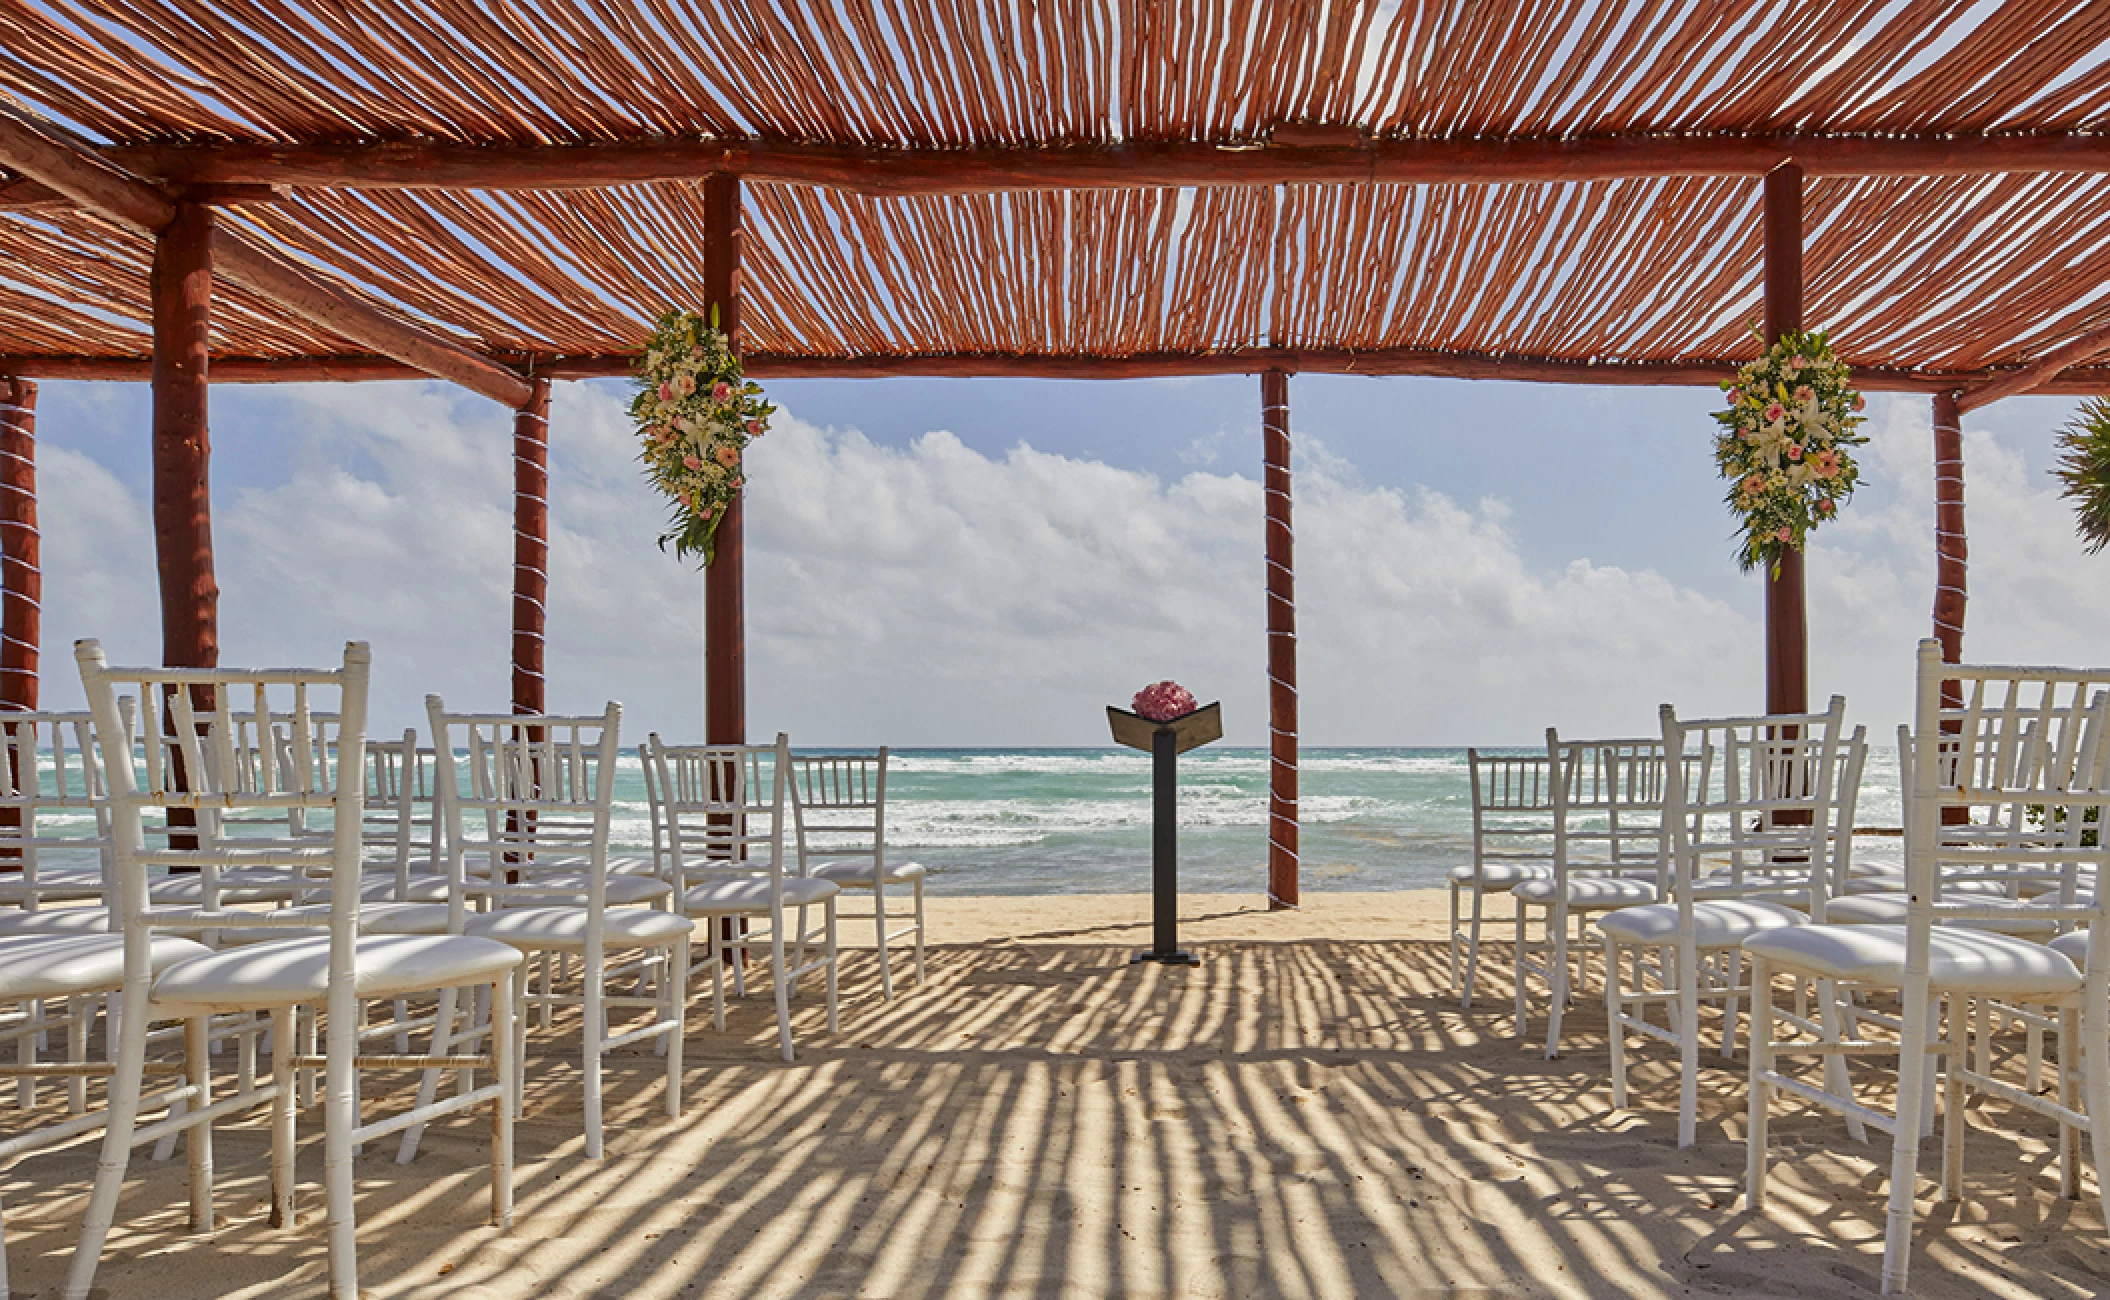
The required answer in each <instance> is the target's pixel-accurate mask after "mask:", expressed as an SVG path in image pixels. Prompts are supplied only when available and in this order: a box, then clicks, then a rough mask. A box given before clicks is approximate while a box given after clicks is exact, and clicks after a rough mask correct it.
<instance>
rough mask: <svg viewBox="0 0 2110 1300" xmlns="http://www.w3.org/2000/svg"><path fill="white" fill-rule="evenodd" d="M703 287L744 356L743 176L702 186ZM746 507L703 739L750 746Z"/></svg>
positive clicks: (722, 592) (727, 540)
mask: <svg viewBox="0 0 2110 1300" xmlns="http://www.w3.org/2000/svg"><path fill="white" fill-rule="evenodd" d="M703 219H704V234H703V288H704V297H705V298H706V299H707V304H706V306H705V308H704V310H705V312H706V313H708V312H709V311H710V310H711V309H712V308H716V309H717V312H718V328H719V329H720V330H723V331H724V332H725V336H726V338H727V339H729V340H730V341H731V342H732V345H733V351H734V352H735V353H738V352H739V350H740V245H741V234H740V178H739V177H737V176H733V175H729V174H726V173H714V174H713V175H711V176H709V177H706V178H705V179H704V183H703ZM744 513H745V512H744V510H743V509H742V502H741V500H740V499H739V498H738V497H735V498H734V500H733V503H732V505H730V506H729V507H727V509H726V512H725V518H724V519H722V520H720V521H719V523H718V534H717V539H716V554H715V555H714V557H713V558H712V560H711V563H710V565H709V567H708V568H706V569H705V570H704V576H703V738H704V740H705V742H706V743H709V744H713V745H744V744H746V743H747V587H746V572H745V568H746V554H745V547H744V545H743V538H742V535H741V534H742V532H743V531H744V530H743V527H742V520H741V516H742V515H743V514H744Z"/></svg>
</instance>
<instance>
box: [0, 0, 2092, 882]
mask: <svg viewBox="0 0 2110 1300" xmlns="http://www.w3.org/2000/svg"><path fill="white" fill-rule="evenodd" d="M2106 127H2110V10H2105V9H2104V8H2102V7H2101V6H2092V7H2082V6H2074V5H2071V4H2067V3H2052V2H2051V0H2011V2H2010V3H2007V4H2004V5H2001V6H1999V7H1997V8H1995V9H1992V10H1990V11H1985V10H1982V9H1979V8H1973V7H1967V6H1945V5H1928V6H1892V5H1886V4H1880V3H1865V2H1861V0H1807V2H1806V3H1801V4H1797V5H1794V6H1789V7H1786V8H1782V7H1780V6H1777V5H1767V4H1757V3H1728V4H1718V5H1708V6H1694V5H1690V4H1685V3H1673V2H1672V0H1618V2H1607V3H1586V2H1585V0H1499V2H1497V3H1490V4H1479V5H1471V6H1465V5H1455V6H1446V5H1421V6H1414V5H1387V4H1384V3H1379V2H1378V0H1332V2H1329V0H1179V2H1178V3H1171V2H1168V3H1163V4H1135V3H1119V4H1116V3H1112V0H961V2H960V3H957V4H951V5H945V6H934V5H922V4H913V3H904V2H903V0H848V2H847V3H843V4H837V5H827V6H806V5H798V4H791V3H784V2H782V0H774V2H773V0H722V2H714V3H711V4H704V3H702V2H701V0H574V2H573V3H568V4H565V5H527V4H518V3H500V4H486V3H476V2H474V0H370V2H369V3H367V4H363V5H360V6H358V7H357V12H356V14H355V13H351V12H348V11H347V10H346V9H345V7H343V6H338V5H334V4H329V3H325V2H324V0H163V3H159V4H146V5H140V4H133V3H125V2H122V0H37V2H36V3H30V2H29V0H0V578H4V581H5V599H4V601H0V624H4V628H0V631H4V634H5V635H4V639H0V706H7V707H15V708H24V707H33V706H34V705H35V702H36V646H37V638H38V630H37V617H36V610H37V598H38V583H39V577H38V572H37V550H36V525H35V476H34V419H35V416H34V412H35V400H36V387H35V383H34V382H33V381H35V380H36V379H39V378H61V379H112V380H149V379H150V380H151V381H152V384H153V394H154V415H153V423H154V432H153V455H154V475H153V482H154V497H155V506H154V510H155V536H156V544H157V548H158V555H159V564H160V578H161V592H162V612H163V627H164V655H165V658H166V662H168V663H169V664H172V665H210V664H212V663H213V662H214V661H215V658H216V655H217V632H216V627H215V605H216V589H215V587H214V583H213V576H212V545H211V528H210V492H209V487H208V482H209V480H208V447H209V441H208V422H207V400H206V395H207V391H208V389H207V386H208V384H209V383H211V382H215V381H217V382H237V383H240V382H270V381H296V380H360V379H383V378H390V379H393V378H409V377H419V376H434V377H438V378H442V379H447V380H451V381H453V382H455V383H458V384H461V385H463V386H464V387H467V388H469V389H471V390H472V391H474V392H477V393H479V394H482V395H483V396H486V397H489V398H491V399H492V400H494V401H497V402H501V403H503V404H505V405H506V406H508V407H509V408H512V409H513V410H515V411H516V412H518V416H517V419H516V423H515V429H516V435H515V464H516V474H515V492H516V533H517V538H516V546H515V575H516V582H515V599H514V627H515V635H514V645H513V661H514V684H513V692H514V704H515V707H516V708H517V709H519V710H521V711H527V712H535V711H540V710H541V708H542V702H543V685H542V636H543V602H544V594H545V590H546V585H547V563H546V546H545V538H546V516H545V505H546V499H547V493H548V487H549V485H548V474H547V459H546V452H547V445H548V436H549V431H548V413H549V405H548V403H549V383H550V381H551V380H553V379H565V378H579V377H587V376H595V375H617V374H623V373H626V372H627V370H628V367H629V364H630V359H631V356H632V354H633V352H634V351H635V349H636V348H637V346H638V342H639V339H640V338H641V337H642V335H643V333H644V331H645V329H646V327H647V325H648V324H649V322H650V321H651V320H652V319H653V318H654V317H655V316H657V315H658V314H659V313H660V312H661V311H663V310H665V309H666V308H668V307H670V306H687V307H694V308H698V309H705V308H708V307H709V306H710V305H712V304H715V305H717V306H718V307H719V309H720V311H721V314H722V316H723V318H724V321H725V323H726V324H727V325H728V327H729V329H730V331H731V332H732V334H733V335H734V337H735V339H736V342H737V344H738V346H739V347H740V348H741V350H742V352H743V355H744V357H745V360H746V362H747V366H748V369H749V371H750V372H751V373H752V374H755V375H757V376H759V377H764V378H769V377H786V376H877V375H945V376H975V375H989V376H1005V375H1010V376H1052V377H1080V378H1129V377H1139V376H1154V375H1198V374H1258V375H1260V376H1261V392H1262V416H1263V418H1262V425H1263V429H1264V439H1265V442H1264V451H1265V461H1266V485H1265V486H1266V494H1265V498H1266V502H1267V584H1268V594H1269V600H1268V664H1269V674H1270V678H1271V687H1272V690H1271V705H1270V708H1271V719H1270V723H1271V728H1272V736H1273V755H1274V763H1273V773H1274V776H1273V781H1272V786H1271V817H1270V826H1271V829H1270V846H1271V847H1270V867H1269V880H1270V894H1271V897H1273V898H1274V899H1275V900H1276V901H1277V902H1278V903H1280V904H1283V905H1290V904H1294V903H1295V902H1296V899H1297V814H1296V799H1297V740H1296V734H1297V723H1296V653H1295V613H1294V600H1293V589H1292V563H1291V533H1290V475H1289V438H1288V429H1289V417H1288V388H1289V386H1288V377H1289V376H1290V375H1292V374H1295V373H1300V372H1301V373H1319V372H1324V373H1345V374H1370V375H1436V376H1451V377H1462V378H1480V379H1517V380H1536V381H1551V382H1562V383H1585V384H1712V383H1714V382H1717V381H1718V380H1720V379H1721V378H1723V377H1725V376H1726V375H1727V374H1729V373H1730V372H1731V370H1732V369H1733V367H1734V366H1735V365H1736V364H1738V363H1739V362H1740V361H1743V360H1746V359H1748V358H1749V357H1751V356H1753V355H1755V353H1756V351H1757V348H1758V341H1757V340H1756V339H1755V338H1754V337H1753V336H1752V334H1751V332H1750V326H1751V325H1753V324H1755V323H1762V324H1763V328H1764V330H1765V332H1766V333H1767V334H1768V335H1778V334H1779V333H1780V332H1782V331H1784V330H1790V329H1795V328H1799V327H1800V326H1801V325H1802V324H1803V323H1804V322H1807V323H1808V324H1810V325H1811V326H1813V327H1822V328H1825V329H1826V330H1828V331H1829V332H1830V333H1831V334H1832V336H1833V338H1834V340H1835V342H1836V343H1837V344H1838V346H1839V348H1840V350H1841V352H1842V353H1843V355H1844V356H1845V358H1846V359H1847V360H1848V361H1849V362H1850V363H1851V364H1853V365H1854V366H1855V367H1856V370H1857V372H1858V374H1859V378H1860V381H1861V383H1862V384H1863V386H1864V387H1867V388H1869V389H1874V390H1892V391H1904V392H1918V393H1927V394H1930V395H1932V397H1933V401H1934V410H1935V419H1934V426H1935V445H1934V448H1933V457H1934V462H1935V467H1936V472H1935V482H1936V489H1937V503H1938V528H1937V550H1938V553H1939V556H1940V565H1939V567H1940V577H1939V584H1938V585H1939V591H1938V594H1937V596H1936V600H1935V621H1936V627H1937V630H1938V632H1939V634H1940V635H1941V636H1942V638H1943V642H1944V645H1945V646H1946V647H1947V649H1948V651H1949V653H1950V655H1951V657H1952V658H1954V657H1955V656H1956V655H1957V654H1958V653H1959V650H1960V644H1961V636H1962V622H1963V600H1964V570H1963V560H1964V549H1963V513H1962V473H1961V455H1960V435H1959V431H1958V426H1959V421H1960V417H1961V413H1962V412H1964V411H1968V410H1970V409H1972V408H1973V407H1976V406H1980V405H1983V404H1984V403H1986V402H1990V401H1993V400H1995V399H1997V398H1999V397H2003V396H2008V395H2011V394H2015V393H2021V392H2029V391H2037V392H2063V393H2080V392H2101V391H2110V365H2105V364H2102V358H2103V357H2104V356H2105V354H2106V353H2110V294H2106V293H2105V288H2106V286H2110V135H2105V134H2104V131H2105V129H2106ZM560 490H561V489H560ZM720 539H721V540H720V559H719V562H718V563H717V564H715V565H714V566H713V567H712V568H711V570H710V573H709V577H708V579H707V582H706V591H707V596H706V705H707V722H706V732H707V738H708V739H709V740H711V741H714V742H730V741H740V740H743V739H745V735H746V729H747V727H746V717H745V686H744V683H745V673H744V667H743V663H742V645H743V629H742V609H743V603H744V602H743V596H742V590H741V575H742V548H741V524H740V514H739V511H738V509H737V508H736V509H735V510H734V511H733V512H732V513H731V514H730V515H729V516H728V518H727V519H726V522H725V524H724V527H723V529H722V531H721V533H720ZM1767 621H1768V628H1769V631H1768V660H1767V662H1768V668H1767V676H1768V681H1767V705H1768V707H1769V708H1770V709H1774V710H1794V709H1799V708H1801V707H1803V705H1804V703H1805V700H1806V696H1807V684H1806V677H1807V670H1806V666H1805V635H1804V629H1803V598H1802V571H1801V564H1800V562H1799V557H1798V558H1797V561H1796V562H1795V563H1791V564H1788V565H1784V566H1783V569H1782V571H1781V573H1780V575H1779V577H1778V578H1777V579H1773V580H1770V581H1769V584H1768V598H1767Z"/></svg>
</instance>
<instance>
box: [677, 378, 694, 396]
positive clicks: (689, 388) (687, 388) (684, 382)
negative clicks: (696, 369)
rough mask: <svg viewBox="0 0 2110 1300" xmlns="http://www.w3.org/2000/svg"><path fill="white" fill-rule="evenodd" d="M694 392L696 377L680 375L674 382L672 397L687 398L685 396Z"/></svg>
mask: <svg viewBox="0 0 2110 1300" xmlns="http://www.w3.org/2000/svg"><path fill="white" fill-rule="evenodd" d="M695 391H696V376H694V375H682V376H680V377H678V378H677V379H675V381H674V395H675V396H676V397H687V396H688V395H689V394H690V393H693V392H695Z"/></svg>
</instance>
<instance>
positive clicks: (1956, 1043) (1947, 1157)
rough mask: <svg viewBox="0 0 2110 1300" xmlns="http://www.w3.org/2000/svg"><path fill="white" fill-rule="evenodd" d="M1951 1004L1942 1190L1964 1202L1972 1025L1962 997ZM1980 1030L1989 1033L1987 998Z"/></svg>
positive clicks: (1980, 1012)
mask: <svg viewBox="0 0 2110 1300" xmlns="http://www.w3.org/2000/svg"><path fill="white" fill-rule="evenodd" d="M1948 1003H1949V1016H1948V1033H1947V1035H1946V1036H1945V1042H1946V1048H1947V1050H1946V1051H1944V1052H1943V1054H1942V1055H1943V1060H1942V1069H1943V1075H1942V1081H1943V1084H1944V1087H1943V1090H1942V1104H1941V1129H1942V1144H1941V1192H1942V1199H1943V1200H1945V1201H1960V1200H1962V1199H1963V1142H1964V1130H1965V1129H1966V1128H1968V1127H1969V1122H1968V1120H1967V1119H1966V1118H1965V1116H1964V1097H1963V1072H1964V1062H1965V1061H1966V1060H1967V1059H1968V1058H1967V1057H1966V1055H1965V1052H1966V1049H1967V1048H1968V1047H1969V1043H1970V1028H1969V1018H1968V1017H1967V1016H1966V1015H1965V1008H1964V1006H1963V1005H1962V1004H1961V1003H1960V1002H1959V1000H1958V999H1956V998H1950V999H1949V1000H1948ZM1978 1032H1979V1034H1980V1035H1981V1037H1983V1036H1984V1035H1985V1032H1986V1020H1985V999H1983V998H1980V999H1979V1000H1978ZM1979 1050H1980V1051H1981V1052H1983V1051H1984V1050H1986V1049H1985V1045H1984V1043H1983V1042H1981V1043H1980V1044H1979Z"/></svg>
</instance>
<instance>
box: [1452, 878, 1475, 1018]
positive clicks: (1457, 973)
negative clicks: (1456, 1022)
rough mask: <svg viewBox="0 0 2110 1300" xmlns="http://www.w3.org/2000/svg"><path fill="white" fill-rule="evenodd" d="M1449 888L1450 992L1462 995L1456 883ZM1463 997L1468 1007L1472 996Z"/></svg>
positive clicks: (1463, 985)
mask: <svg viewBox="0 0 2110 1300" xmlns="http://www.w3.org/2000/svg"><path fill="white" fill-rule="evenodd" d="M1450 886H1451V928H1450V931H1449V934H1450V936H1451V992H1453V993H1462V992H1463V991H1464V989H1465V980H1464V975H1463V969H1462V968H1461V967H1460V965H1459V964H1458V919H1459V918H1458V882H1457V881H1455V880H1453V881H1451V882H1450ZM1464 996H1465V1005H1466V1006H1468V1007H1470V1006H1471V1005H1472V1003H1473V999H1472V995H1471V994H1470V993H1466V994H1465V995H1464Z"/></svg>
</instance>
